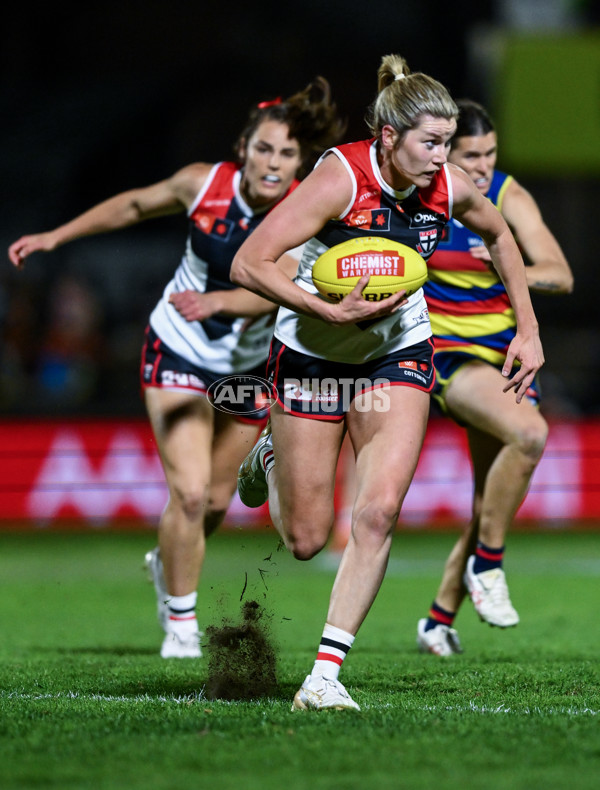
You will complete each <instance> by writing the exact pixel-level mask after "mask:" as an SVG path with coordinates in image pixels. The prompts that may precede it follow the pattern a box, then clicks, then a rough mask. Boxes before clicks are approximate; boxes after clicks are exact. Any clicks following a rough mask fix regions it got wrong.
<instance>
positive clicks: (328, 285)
mask: <svg viewBox="0 0 600 790" xmlns="http://www.w3.org/2000/svg"><path fill="white" fill-rule="evenodd" d="M364 274H369V275H370V276H371V279H370V280H369V283H368V285H367V286H366V288H365V289H364V291H363V298H364V299H366V300H367V301H369V302H379V301H381V300H382V299H385V298H387V297H388V296H391V295H392V294H395V293H396V292H397V291H406V295H407V296H410V295H411V294H413V293H414V292H415V291H417V290H418V289H419V288H420V287H421V286H422V285H423V283H424V282H425V280H426V279H427V264H426V262H425V260H424V258H422V257H421V256H420V255H419V253H418V252H417V251H416V250H413V249H412V248H411V247H407V246H406V245H405V244H400V243H399V242H397V241H392V240H391V239H384V238H382V237H380V236H362V237H358V238H355V239H349V240H348V241H343V242H342V243H341V244H336V245H335V246H334V247H330V248H329V249H328V250H326V251H325V252H324V253H323V254H322V255H319V257H318V258H317V260H316V261H315V262H314V264H313V269H312V279H313V283H314V285H315V288H316V289H317V291H318V292H319V293H320V294H321V295H322V296H325V297H326V298H327V299H329V300H331V301H334V302H339V301H340V300H342V299H343V298H344V296H346V295H347V294H349V293H350V291H352V290H353V288H354V287H355V285H356V283H357V282H358V281H359V279H360V278H361V277H362V276H363V275H364Z"/></svg>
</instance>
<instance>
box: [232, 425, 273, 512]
mask: <svg viewBox="0 0 600 790" xmlns="http://www.w3.org/2000/svg"><path fill="white" fill-rule="evenodd" d="M267 453H271V454H272V453H273V441H272V437H271V423H270V422H268V423H267V424H266V426H265V428H264V430H263V431H262V433H261V434H260V436H259V437H258V440H257V442H256V444H255V445H254V447H253V448H252V449H251V450H250V452H249V453H248V455H247V456H246V457H245V458H244V460H243V461H242V464H241V466H240V468H239V470H238V482H237V487H238V493H239V495H240V499H241V500H242V502H243V503H244V505H246V506H247V507H260V506H261V505H264V504H265V502H266V501H267V499H268V498H269V486H268V485H267V474H266V472H265V464H264V458H265V455H266V454H267Z"/></svg>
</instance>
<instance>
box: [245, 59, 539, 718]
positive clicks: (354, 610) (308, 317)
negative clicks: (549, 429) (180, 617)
mask: <svg viewBox="0 0 600 790" xmlns="http://www.w3.org/2000/svg"><path fill="white" fill-rule="evenodd" d="M378 78H379V93H378V96H377V98H376V100H375V102H374V105H373V106H372V108H371V111H370V116H369V126H370V129H371V131H372V133H373V137H374V139H373V140H367V141H361V142H358V143H352V144H349V145H343V146H340V147H339V148H338V149H337V150H336V151H334V152H330V153H328V154H327V155H326V156H325V157H324V158H323V159H322V161H321V162H320V163H319V164H318V166H317V167H316V168H315V169H314V170H313V172H312V173H311V174H310V175H309V176H307V178H306V179H305V180H304V181H303V182H302V183H301V184H300V185H299V187H298V188H297V189H296V190H295V191H294V192H293V193H292V194H291V195H290V196H289V197H287V198H286V199H285V200H284V201H282V202H281V203H280V204H279V206H277V207H276V208H275V209H274V210H273V211H272V212H271V213H270V214H269V216H268V217H267V218H266V219H265V221H264V222H263V223H261V225H260V227H259V228H258V229H257V230H256V232H255V233H254V234H252V236H250V237H249V238H248V240H247V241H246V242H245V243H244V244H243V245H242V247H241V248H240V251H239V252H238V254H237V255H236V256H235V258H234V261H233V265H232V269H231V277H232V280H233V281H234V282H236V283H238V284H240V285H243V286H244V287H246V288H249V289H251V290H253V291H255V292H256V293H259V294H261V295H263V296H266V297H268V298H270V299H273V300H275V301H277V302H278V303H279V304H280V305H282V306H283V307H284V308H285V310H286V311H288V312H285V311H284V312H283V313H282V314H281V315H282V318H281V320H279V319H278V322H277V327H276V329H275V337H274V340H273V344H272V350H271V354H270V360H269V367H268V370H269V375H270V376H271V378H272V381H273V384H274V385H275V386H276V387H277V390H278V401H277V403H276V404H275V405H274V406H273V407H272V409H271V428H272V434H271V435H269V434H268V433H266V432H265V433H264V435H263V436H262V437H261V439H260V440H259V442H258V443H257V444H256V445H255V448H254V449H253V450H252V452H251V453H250V455H249V456H248V457H247V459H246V460H245V461H244V464H242V467H241V469H240V474H239V479H238V490H239V492H240V496H241V497H242V500H243V501H246V502H247V504H252V505H255V506H256V505H259V504H260V503H261V500H264V499H266V498H267V497H268V501H269V506H270V513H271V518H272V520H273V522H274V524H275V526H276V527H277V529H278V530H279V532H280V534H281V536H282V538H283V540H284V542H285V544H286V546H287V547H288V548H289V549H290V551H291V552H293V554H294V556H296V557H297V558H299V559H303V560H307V559H310V558H311V557H313V556H314V555H315V554H317V552H319V551H320V550H321V549H322V548H323V547H324V546H325V545H326V543H327V540H328V538H329V535H330V532H331V529H332V527H333V523H334V506H333V502H334V498H333V494H334V485H335V478H336V466H337V460H338V455H339V451H340V447H341V444H342V440H343V438H344V435H345V432H346V431H347V432H348V434H349V437H350V439H351V442H352V446H353V448H354V452H355V456H356V478H357V493H356V497H355V501H354V508H353V513H352V532H351V535H350V538H349V540H348V543H347V545H346V547H345V549H344V553H343V555H342V559H341V563H340V566H339V569H338V572H337V576H336V580H335V584H334V587H333V591H332V595H331V599H330V603H329V610H328V615H327V622H326V625H325V629H324V631H323V636H322V639H321V643H320V645H319V650H318V652H317V658H316V661H315V664H314V666H313V668H312V670H311V672H310V674H309V675H308V676H307V677H306V679H305V680H304V682H303V683H302V685H301V687H300V689H299V690H298V692H297V694H296V696H295V698H294V702H293V707H294V708H301V709H305V708H312V709H324V708H349V709H357V708H358V707H359V706H358V704H357V703H356V702H355V701H354V700H353V699H352V698H351V697H350V695H349V694H348V692H347V691H346V689H344V687H343V685H342V684H341V683H340V681H339V679H338V673H339V670H340V667H341V665H342V662H343V661H344V658H345V656H346V654H347V652H348V650H349V649H350V646H351V645H352V643H353V641H354V638H355V636H356V633H357V631H358V629H359V627H360V625H361V623H362V622H363V620H364V619H365V617H366V615H367V613H368V611H369V609H370V607H371V605H372V603H373V601H374V599H375V596H376V595H377V592H378V590H379V587H380V584H381V581H382V579H383V577H384V574H385V569H386V565H387V561H388V556H389V550H390V544H391V540H392V534H393V532H394V530H395V528H396V525H397V522H398V515H399V513H400V510H401V507H402V501H403V499H404V496H405V494H406V491H407V490H408V486H409V484H410V481H411V479H412V476H413V473H414V470H415V467H416V465H417V461H418V457H419V453H420V449H421V445H422V442H423V437H424V434H425V428H426V424H427V417H428V413H429V392H430V390H431V387H432V385H433V381H434V376H433V372H432V343H431V339H430V337H426V339H423V335H421V334H420V333H421V332H423V334H427V335H430V334H431V329H430V327H428V324H427V321H422V320H421V314H420V312H419V314H418V316H417V321H416V323H415V322H413V321H410V322H407V323H405V322H404V317H405V316H406V315H410V311H411V310H412V302H411V301H410V300H409V301H408V302H403V293H402V292H400V293H398V294H394V295H393V296H390V297H389V298H387V299H384V300H382V301H380V302H369V301H367V300H363V298H362V296H361V289H362V288H364V286H365V285H366V282H367V281H368V277H364V278H362V279H361V280H360V281H359V283H358V285H357V286H356V288H355V289H354V291H353V292H352V293H350V294H349V295H348V296H346V297H345V298H344V299H343V300H342V301H341V302H337V303H330V302H328V301H327V300H326V299H325V298H323V297H321V296H319V295H317V294H315V293H314V292H313V291H312V289H307V288H306V284H307V282H308V271H306V274H304V271H305V267H306V270H308V268H309V267H310V259H309V255H310V256H311V257H312V258H314V254H315V253H316V252H317V251H318V248H316V247H315V246H314V245H316V242H315V241H311V240H312V239H316V240H317V241H318V242H319V243H321V244H323V245H325V246H327V247H331V246H333V245H334V244H337V243H338V242H340V241H343V240H345V239H346V238H352V236H360V235H361V234H366V235H379V236H381V235H384V236H385V235H388V237H389V238H393V239H395V240H398V241H402V242H404V243H408V244H411V245H412V246H413V248H414V249H416V250H418V251H419V252H424V253H425V254H431V253H432V252H433V250H434V249H435V246H436V244H437V241H438V240H439V238H440V237H441V230H442V228H443V227H444V225H445V224H446V223H447V221H448V220H449V219H450V215H451V214H454V215H455V216H457V217H458V218H459V219H460V221H461V222H462V223H463V224H464V225H466V226H467V227H469V228H471V229H472V230H473V231H474V232H476V233H478V234H479V235H480V236H481V237H482V238H483V239H485V241H486V244H487V245H488V247H489V249H490V252H491V255H492V259H493V261H494V266H495V267H496V269H497V271H498V272H499V274H500V276H501V277H502V278H503V280H504V281H505V284H506V289H507V292H508V294H509V297H510V299H511V302H512V306H513V308H514V311H515V315H516V320H517V334H516V336H515V339H514V340H513V343H511V346H510V347H509V351H508V356H507V362H506V365H505V370H507V371H510V370H511V369H512V363H513V361H514V359H515V358H518V359H519V361H520V362H521V368H520V370H519V372H518V373H517V374H516V376H515V377H514V378H513V379H512V380H510V381H509V382H508V383H507V384H506V388H507V389H509V388H514V390H515V393H516V399H517V400H518V401H520V400H521V399H522V398H523V395H524V394H525V392H526V390H527V387H528V385H529V384H530V382H531V381H532V379H533V377H534V376H535V374H536V372H537V370H538V369H539V367H540V366H541V364H542V362H543V353H542V348H541V344H540V340H539V336H538V331H537V321H536V319H535V315H534V312H533V308H532V305H531V300H530V298H529V292H528V289H527V282H526V280H525V276H524V269H523V260H522V258H521V256H520V253H519V250H518V247H517V245H516V244H515V241H514V239H513V237H512V234H511V233H510V231H509V230H508V226H507V224H506V222H505V221H504V219H503V218H502V215H501V214H500V213H499V212H498V210H497V209H496V208H495V207H494V206H493V205H492V204H491V202H490V201H488V200H486V199H485V198H484V197H483V195H481V193H480V192H479V191H478V190H477V188H476V187H475V185H474V184H473V181H472V180H471V179H470V178H469V177H468V176H467V174H466V173H465V172H464V171H462V170H460V169H459V168H457V167H454V166H452V165H447V164H446V160H447V153H448V148H449V141H450V139H451V137H452V135H453V134H454V131H455V128H456V120H455V119H456V116H457V114H458V110H457V107H456V105H455V103H454V102H453V101H452V99H451V98H450V96H449V95H448V92H447V91H446V89H445V88H444V87H443V86H442V85H440V83H438V82H436V81H435V80H433V79H431V78H430V77H428V76H427V75H424V74H418V73H417V74H410V71H409V69H408V67H407V65H406V63H405V61H404V59H403V58H401V57H399V56H397V55H388V56H386V57H384V58H383V60H382V63H381V66H380V69H379V73H378ZM424 209H425V210H424ZM368 216H371V217H372V218H373V227H370V226H369V224H368V223H367V224H366V225H365V222H364V219H365V217H368ZM305 242H308V244H309V246H308V252H305V256H306V257H305V258H304V259H303V261H302V271H301V274H300V276H301V278H302V280H301V281H299V282H291V281H290V280H289V279H288V278H287V277H286V276H285V274H284V273H283V272H282V271H281V268H280V267H279V266H278V265H277V260H278V258H279V256H280V255H281V254H282V252H284V251H285V250H286V249H289V248H292V247H296V246H297V245H299V244H302V243H305ZM415 296H416V299H415V301H417V302H418V301H419V300H420V299H421V295H415ZM413 299H414V297H413ZM387 322H391V323H392V324H393V325H394V332H393V333H391V332H388V331H387V329H388V326H387ZM317 326H318V327H319V329H318V331H315V327H317ZM380 326H382V327H384V330H383V332H382V333H381V335H379V327H380ZM415 327H416V328H415ZM362 332H364V333H365V337H367V338H368V340H364V341H363V340H360V339H359V335H360V334H361V333H362ZM413 332H414V333H415V338H414V341H413V340H412V338H411V344H409V345H403V341H404V339H405V338H406V337H407V336H408V337H410V336H411V334H412V333H413ZM353 338H354V342H356V344H357V347H358V348H357V350H358V354H357V355H356V356H354V355H353V351H352V343H353V340H352V339H353ZM377 341H379V343H380V349H381V352H380V355H378V353H377ZM288 344H289V345H288ZM346 360H350V361H346ZM415 373H416V374H417V375H416V377H415V376H414V375H413V374H415ZM290 379H291V380H292V382H293V384H292V386H290V385H289V381H290ZM326 380H327V386H325V384H324V382H325V381H326ZM385 380H387V385H386V384H383V383H382V382H383V381H385ZM369 381H370V382H371V384H370V385H369V384H368V383H367V384H365V382H369ZM298 382H300V384H298ZM320 382H321V383H320ZM376 382H378V383H376ZM340 393H342V396H340ZM311 396H312V397H311ZM336 398H337V401H336ZM330 401H333V403H330ZM307 406H308V408H307Z"/></svg>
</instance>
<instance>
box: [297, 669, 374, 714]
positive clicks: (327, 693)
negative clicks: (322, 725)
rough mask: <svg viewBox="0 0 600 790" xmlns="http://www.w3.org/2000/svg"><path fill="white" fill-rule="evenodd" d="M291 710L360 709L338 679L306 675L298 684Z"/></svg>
mask: <svg viewBox="0 0 600 790" xmlns="http://www.w3.org/2000/svg"><path fill="white" fill-rule="evenodd" d="M292 710H293V711H294V710H360V707H359V706H358V705H357V704H356V702H354V700H353V699H352V697H351V696H350V694H348V692H347V691H346V689H345V688H344V687H343V686H342V684H341V683H340V681H339V680H334V679H333V678H326V677H324V676H322V675H321V676H318V675H317V676H315V677H313V676H312V675H307V676H306V680H305V681H304V683H303V684H302V685H301V686H300V688H299V689H298V691H297V692H296V695H295V696H294V702H293V704H292Z"/></svg>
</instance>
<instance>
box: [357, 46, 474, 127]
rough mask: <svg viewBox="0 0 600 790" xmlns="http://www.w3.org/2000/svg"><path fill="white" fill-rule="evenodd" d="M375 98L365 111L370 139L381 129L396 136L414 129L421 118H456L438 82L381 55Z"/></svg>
mask: <svg viewBox="0 0 600 790" xmlns="http://www.w3.org/2000/svg"><path fill="white" fill-rule="evenodd" d="M377 90H378V95H377V98H376V99H375V101H374V102H373V103H372V104H371V106H370V107H369V109H368V111H367V116H366V119H365V120H366V122H367V125H368V127H369V129H370V131H371V134H372V135H373V136H374V137H379V136H380V135H381V130H382V128H383V127H384V126H385V125H388V124H389V126H393V128H394V129H395V130H396V131H397V132H399V134H400V140H402V137H403V135H404V133H405V132H407V131H408V130H409V129H414V128H415V127H416V126H418V124H419V122H420V120H421V118H422V116H423V115H432V116H433V117H434V118H448V119H450V118H456V117H457V116H458V107H457V106H456V104H455V103H454V101H453V99H452V97H451V96H450V94H449V92H448V90H447V89H446V88H445V87H444V86H443V85H442V83H441V82H438V81H437V80H434V79H433V77H429V76H427V74H422V73H421V72H415V73H414V74H412V73H411V71H410V69H409V68H408V64H407V63H406V61H405V60H404V58H403V57H401V56H400V55H385V56H384V57H383V58H382V59H381V65H380V66H379V70H378V72H377Z"/></svg>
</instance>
